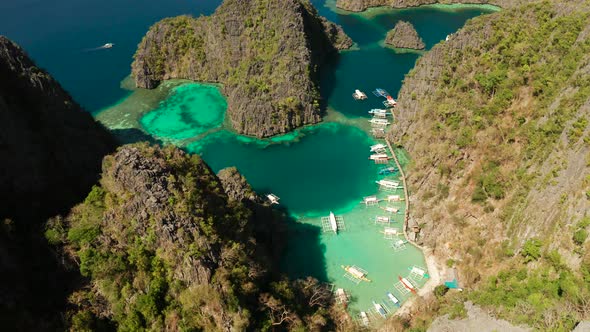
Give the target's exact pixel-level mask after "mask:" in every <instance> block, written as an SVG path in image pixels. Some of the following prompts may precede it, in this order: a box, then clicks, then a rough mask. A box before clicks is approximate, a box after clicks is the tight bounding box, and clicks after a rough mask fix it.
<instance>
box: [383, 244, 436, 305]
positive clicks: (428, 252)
mask: <svg viewBox="0 0 590 332" xmlns="http://www.w3.org/2000/svg"><path fill="white" fill-rule="evenodd" d="M420 249H421V250H422V253H423V254H424V260H425V261H426V268H427V269H428V275H429V276H430V277H429V278H428V281H427V282H426V284H424V286H423V287H422V288H420V289H419V290H418V296H420V297H424V296H426V295H427V294H430V293H432V292H434V288H435V287H436V286H438V285H441V284H442V283H443V281H444V275H445V269H444V267H443V266H441V265H440V264H439V263H438V262H437V260H436V258H435V257H434V255H433V253H432V249H429V248H426V247H423V248H420ZM414 302H416V296H413V297H411V298H410V299H409V300H407V301H406V302H404V303H403V304H402V306H401V308H399V309H398V310H397V311H396V312H395V314H394V316H404V315H407V314H409V313H410V311H411V310H412V307H413V306H414Z"/></svg>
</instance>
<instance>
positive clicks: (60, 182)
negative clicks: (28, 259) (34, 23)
mask: <svg viewBox="0 0 590 332" xmlns="http://www.w3.org/2000/svg"><path fill="white" fill-rule="evenodd" d="M114 147H115V142H114V140H113V139H112V138H111V136H110V134H109V133H108V132H107V130H106V129H104V128H103V127H102V126H101V125H99V124H98V123H97V122H95V121H94V119H93V118H92V116H91V115H90V114H89V113H86V112H85V111H84V110H82V109H81V108H80V106H79V105H78V104H77V103H76V102H75V101H74V100H72V98H71V97H70V96H69V95H68V93H67V92H66V91H65V90H64V89H63V88H62V87H61V86H60V85H59V83H58V82H57V81H55V80H54V79H53V78H52V77H51V76H50V75H49V74H48V73H47V72H45V71H44V70H42V69H40V68H38V67H37V66H35V64H34V63H33V61H32V60H31V59H30V58H29V57H28V56H27V54H26V53H25V52H24V51H23V50H22V49H21V48H20V47H19V46H18V45H16V44H15V43H13V42H12V41H10V40H9V39H7V38H6V37H4V36H0V160H2V162H1V163H0V188H2V190H0V201H1V202H2V204H0V219H2V218H7V217H10V218H19V219H24V218H36V217H47V216H49V215H52V214H55V213H60V212H63V211H65V210H67V209H69V208H70V207H71V206H72V205H73V204H75V203H76V202H77V201H78V200H79V199H82V198H83V197H84V196H85V195H86V194H87V193H88V191H89V190H90V187H91V186H92V184H94V183H95V182H96V181H97V180H98V175H99V172H100V164H101V161H102V158H103V156H104V155H106V154H108V153H110V152H111V151H112V150H114Z"/></svg>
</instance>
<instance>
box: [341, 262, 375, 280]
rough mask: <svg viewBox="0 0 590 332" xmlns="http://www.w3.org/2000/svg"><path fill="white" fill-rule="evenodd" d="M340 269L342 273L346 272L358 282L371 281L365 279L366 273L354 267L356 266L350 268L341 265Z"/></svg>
mask: <svg viewBox="0 0 590 332" xmlns="http://www.w3.org/2000/svg"><path fill="white" fill-rule="evenodd" d="M340 267H342V268H343V269H344V271H346V272H348V274H350V275H351V276H352V277H354V278H356V279H358V280H362V281H366V282H371V280H370V279H369V278H367V271H364V270H363V269H361V268H359V267H356V266H350V265H346V266H344V265H341V266H340Z"/></svg>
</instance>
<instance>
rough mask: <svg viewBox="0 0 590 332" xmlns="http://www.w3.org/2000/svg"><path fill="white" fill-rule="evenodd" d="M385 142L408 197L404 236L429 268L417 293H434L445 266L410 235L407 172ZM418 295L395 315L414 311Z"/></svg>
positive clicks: (390, 146) (388, 143)
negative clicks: (408, 230) (425, 279)
mask: <svg viewBox="0 0 590 332" xmlns="http://www.w3.org/2000/svg"><path fill="white" fill-rule="evenodd" d="M385 142H386V143H387V146H388V148H389V150H390V151H391V155H392V156H393V159H394V161H395V163H396V165H397V167H398V169H399V172H400V178H401V180H402V182H403V185H404V196H405V198H406V209H405V216H404V225H403V232H404V236H405V238H406V240H407V241H408V242H409V243H410V244H412V245H413V246H414V247H416V248H418V249H419V250H420V251H421V252H422V255H423V256H424V261H425V262H426V269H427V270H428V275H429V278H428V281H426V283H425V284H424V286H422V287H421V288H420V289H419V290H418V294H417V296H420V297H424V296H426V295H428V294H430V293H433V292H434V288H435V287H436V286H438V285H441V284H442V278H443V273H444V268H441V265H440V264H439V262H438V260H437V258H436V256H435V255H434V253H433V249H431V248H428V247H424V246H421V245H419V244H418V243H416V242H415V241H413V240H411V239H410V238H409V237H408V233H407V229H408V223H409V220H410V195H409V192H408V186H407V182H406V173H405V171H404V170H403V168H402V166H401V163H400V162H399V159H398V158H397V154H396V153H395V149H394V148H393V146H392V145H391V143H390V142H389V140H388V139H387V138H386V139H385ZM417 296H413V297H411V298H410V299H409V300H407V301H405V302H403V303H402V306H401V307H400V308H399V309H398V310H396V311H395V313H394V314H393V316H397V317H399V316H403V315H407V314H409V313H410V312H411V311H412V308H413V306H414V302H415V301H416V298H417Z"/></svg>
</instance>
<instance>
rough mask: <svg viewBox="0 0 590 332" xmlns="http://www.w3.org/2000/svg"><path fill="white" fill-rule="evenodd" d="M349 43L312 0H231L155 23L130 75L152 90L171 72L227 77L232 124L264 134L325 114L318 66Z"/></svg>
mask: <svg viewBox="0 0 590 332" xmlns="http://www.w3.org/2000/svg"><path fill="white" fill-rule="evenodd" d="M351 45H352V41H351V40H350V38H348V37H347V36H346V35H345V34H344V33H343V31H342V29H341V27H339V26H337V25H334V24H333V23H331V22H329V21H327V20H326V19H324V18H322V17H320V16H319V15H318V14H317V11H316V10H315V8H314V7H313V6H312V5H311V4H310V3H309V2H308V1H307V0H285V1H268V0H248V1H238V0H226V1H224V2H223V3H222V4H221V6H220V7H219V8H218V9H217V11H216V12H215V13H214V14H213V15H212V16H210V17H200V18H197V19H194V18H190V17H177V18H171V19H165V20H163V21H161V22H159V23H157V24H155V25H154V26H153V27H151V28H150V30H149V31H148V33H147V35H146V36H145V37H144V39H143V40H142V42H141V44H140V45H139V48H138V50H137V53H136V54H135V61H134V62H133V65H132V74H133V77H134V78H135V81H136V84H137V86H138V87H141V88H150V89H151V88H154V87H156V86H157V85H158V83H159V82H161V81H162V80H166V79H171V78H185V79H192V80H196V81H206V82H218V83H222V84H223V92H224V94H225V95H226V97H227V100H228V115H229V118H230V119H231V122H232V124H233V126H234V128H235V129H236V130H237V131H238V132H239V133H242V134H246V135H253V136H258V137H267V136H272V135H276V134H281V133H285V132H288V131H290V130H292V129H294V128H296V127H299V126H302V125H305V124H311V123H316V122H318V121H320V119H321V117H320V108H319V98H320V95H319V91H318V85H317V74H318V66H319V65H320V64H321V63H322V61H323V60H324V59H325V57H326V56H327V55H329V54H333V53H334V52H336V51H337V50H340V49H345V48H348V47H350V46H351Z"/></svg>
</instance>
